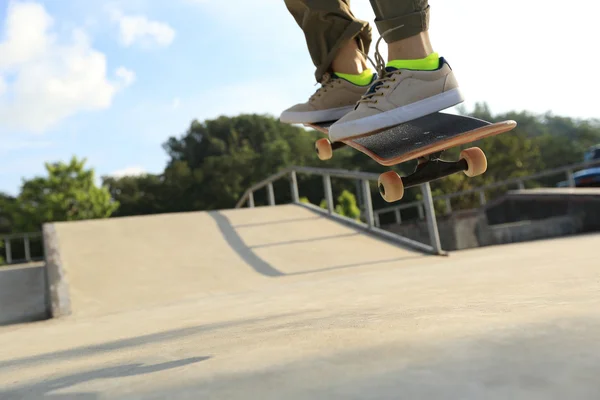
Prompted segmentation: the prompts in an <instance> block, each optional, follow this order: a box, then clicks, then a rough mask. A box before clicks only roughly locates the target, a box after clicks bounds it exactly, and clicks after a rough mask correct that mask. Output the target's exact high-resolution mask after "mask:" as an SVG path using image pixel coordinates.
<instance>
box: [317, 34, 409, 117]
mask: <svg viewBox="0 0 600 400" xmlns="http://www.w3.org/2000/svg"><path fill="white" fill-rule="evenodd" d="M402 27H404V25H400V26H397V27H395V28H392V29H389V30H387V31H385V32H383V33H382V34H381V36H380V37H379V39H377V43H376V44H375V62H373V60H372V59H371V57H369V55H368V54H367V53H365V52H363V51H362V50H358V51H360V53H361V54H362V55H363V56H365V57H366V58H367V60H369V62H370V63H371V64H372V65H373V67H374V68H375V71H376V74H377V77H378V78H377V79H376V80H375V81H374V82H373V83H372V84H371V87H370V88H369V90H368V91H367V93H365V94H364V95H362V96H361V98H360V99H359V100H358V102H357V103H356V106H357V107H358V105H359V104H360V103H376V102H377V100H373V98H374V97H380V96H383V93H381V91H380V90H381V89H387V88H389V85H384V83H386V82H395V81H396V75H400V74H401V73H402V72H400V71H397V70H396V71H392V72H387V71H386V70H385V60H384V59H383V57H382V56H381V53H380V52H379V43H380V42H381V40H382V39H383V38H384V36H385V35H386V34H388V33H390V32H392V31H395V30H396V29H400V28H402ZM336 81H337V80H336V79H332V77H331V74H329V73H325V74H324V75H323V78H322V79H321V82H320V83H321V87H320V88H319V89H317V91H316V92H315V93H313V95H312V96H311V97H310V100H309V101H313V100H314V99H315V98H316V97H320V96H321V92H322V91H323V92H326V91H327V89H328V88H331V87H333V85H334V84H335V82H336ZM315 85H316V84H315Z"/></svg>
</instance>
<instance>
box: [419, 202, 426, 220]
mask: <svg viewBox="0 0 600 400" xmlns="http://www.w3.org/2000/svg"><path fill="white" fill-rule="evenodd" d="M417 209H418V210H419V219H423V218H425V212H424V210H423V204H419V205H418V206H417Z"/></svg>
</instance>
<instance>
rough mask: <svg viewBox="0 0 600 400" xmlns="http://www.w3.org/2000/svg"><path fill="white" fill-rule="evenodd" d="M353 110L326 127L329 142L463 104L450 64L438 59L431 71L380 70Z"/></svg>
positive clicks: (367, 132) (364, 133)
mask: <svg viewBox="0 0 600 400" xmlns="http://www.w3.org/2000/svg"><path fill="white" fill-rule="evenodd" d="M382 72H383V74H382V75H384V76H383V78H380V79H378V80H377V81H375V83H374V84H373V85H372V86H371V88H370V89H369V91H368V92H367V93H366V94H365V95H364V96H363V97H362V98H361V99H360V100H359V101H358V104H357V105H356V109H355V110H353V111H351V112H350V113H348V114H346V115H345V116H344V117H342V118H340V119H339V120H338V121H337V122H336V123H335V124H333V125H332V126H331V127H330V128H329V138H330V140H331V141H339V140H343V139H350V138H353V137H357V136H364V135H367V134H370V133H372V132H374V131H376V130H379V129H384V128H388V127H392V126H394V125H398V124H401V123H403V122H406V121H410V120H413V119H416V118H419V117H422V116H425V115H428V114H432V113H434V112H437V111H441V110H443V109H446V108H449V107H452V106H455V105H457V104H459V103H462V102H463V101H464V98H463V95H462V93H461V92H460V89H459V88H458V82H457V81H456V78H455V77H454V73H453V72H452V69H451V68H450V65H448V63H447V62H446V60H444V58H440V64H439V68H438V69H436V70H433V71H413V70H407V69H395V68H391V67H387V68H385V70H384V71H382Z"/></svg>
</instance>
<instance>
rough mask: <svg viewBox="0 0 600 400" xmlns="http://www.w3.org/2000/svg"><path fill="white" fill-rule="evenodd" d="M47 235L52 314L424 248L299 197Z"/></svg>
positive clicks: (224, 287)
mask: <svg viewBox="0 0 600 400" xmlns="http://www.w3.org/2000/svg"><path fill="white" fill-rule="evenodd" d="M44 235H45V241H46V242H47V243H48V246H49V247H50V248H52V249H53V250H50V251H48V252H47V253H48V254H49V257H48V268H49V272H50V274H51V275H52V276H53V277H54V281H55V282H58V283H55V284H54V285H52V290H51V292H52V293H51V297H52V303H53V313H54V316H60V315H69V314H73V315H76V316H90V315H103V314H111V313H115V312H122V311H126V310H131V309H139V308H147V307H153V306H158V305H165V304H171V303H176V302H181V301H186V300H190V299H196V298H198V297H202V296H209V295H212V296H214V295H218V294H223V293H231V292H245V291H256V290H259V288H261V287H262V286H264V285H269V284H272V283H273V282H275V281H277V280H282V279H283V280H286V281H293V280H294V279H296V278H297V277H302V276H306V275H310V274H320V273H326V272H328V271H334V270H341V269H348V268H352V267H356V266H361V265H369V264H373V263H375V264H377V263H385V262H398V261H401V260H405V259H409V258H415V257H416V258H419V257H427V256H426V255H424V254H423V252H422V251H419V250H416V249H414V248H410V247H407V246H403V245H398V244H397V243H393V242H390V241H386V240H382V239H380V238H378V237H376V236H374V235H372V234H370V233H368V232H364V231H363V230H360V229H358V228H355V227H351V226H347V225H345V224H341V223H339V222H337V221H335V220H333V219H331V218H329V217H328V216H326V215H323V214H321V213H318V212H315V211H313V210H310V209H308V208H306V207H302V206H300V205H294V204H290V205H281V206H275V207H256V208H252V209H241V210H224V211H214V212H188V213H177V214H161V215H152V216H137V217H122V218H111V219H104V220H89V221H79V222H66V223H56V224H52V225H47V226H46V227H45V230H44ZM278 283H280V282H278Z"/></svg>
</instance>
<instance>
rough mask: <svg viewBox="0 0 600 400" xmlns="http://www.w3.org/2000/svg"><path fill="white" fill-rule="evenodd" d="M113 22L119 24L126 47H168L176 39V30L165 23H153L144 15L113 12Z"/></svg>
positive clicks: (120, 38)
mask: <svg viewBox="0 0 600 400" xmlns="http://www.w3.org/2000/svg"><path fill="white" fill-rule="evenodd" d="M111 14H112V18H113V21H116V22H117V23H118V24H119V40H120V41H121V44H122V45H123V46H125V47H130V46H132V45H134V44H140V45H142V46H144V47H149V46H152V45H158V46H168V45H170V44H171V42H173V39H174V38H175V30H174V29H173V28H172V27H171V26H169V25H168V24H166V23H164V22H158V21H151V20H149V19H148V18H147V17H145V16H143V15H124V14H123V13H122V12H120V11H118V10H113V11H111Z"/></svg>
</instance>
